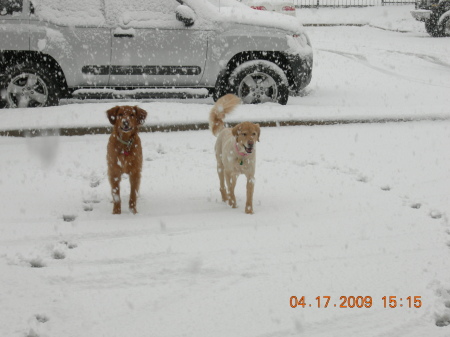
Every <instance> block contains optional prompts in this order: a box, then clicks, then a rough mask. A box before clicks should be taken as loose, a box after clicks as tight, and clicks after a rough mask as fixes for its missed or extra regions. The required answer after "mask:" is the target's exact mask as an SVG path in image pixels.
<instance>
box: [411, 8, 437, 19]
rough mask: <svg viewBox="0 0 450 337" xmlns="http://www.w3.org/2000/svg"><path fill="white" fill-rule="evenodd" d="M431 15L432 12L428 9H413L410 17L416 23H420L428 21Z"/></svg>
mask: <svg viewBox="0 0 450 337" xmlns="http://www.w3.org/2000/svg"><path fill="white" fill-rule="evenodd" d="M431 13H432V12H431V11H430V10H428V9H415V10H413V11H411V15H412V16H413V18H414V19H416V20H417V21H422V22H425V21H427V20H429V19H430V17H431Z"/></svg>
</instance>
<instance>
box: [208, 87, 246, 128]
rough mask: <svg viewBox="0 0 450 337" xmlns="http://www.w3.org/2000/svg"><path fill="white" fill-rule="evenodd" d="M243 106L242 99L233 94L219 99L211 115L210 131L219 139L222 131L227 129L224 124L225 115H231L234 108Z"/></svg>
mask: <svg viewBox="0 0 450 337" xmlns="http://www.w3.org/2000/svg"><path fill="white" fill-rule="evenodd" d="M239 104H241V99H240V98H239V97H237V96H236V95H233V94H227V95H225V96H222V97H221V98H219V99H218V100H217V102H216V104H214V106H213V108H212V109H211V112H210V113H209V129H210V130H211V132H212V133H213V135H214V136H216V137H217V135H218V134H219V132H220V131H222V130H223V129H224V128H225V123H224V122H223V120H224V118H225V115H227V114H229V113H230V112H232V111H233V110H234V108H235V107H236V106H237V105H239Z"/></svg>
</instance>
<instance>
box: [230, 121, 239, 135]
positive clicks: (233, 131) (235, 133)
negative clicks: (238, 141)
mask: <svg viewBox="0 0 450 337" xmlns="http://www.w3.org/2000/svg"><path fill="white" fill-rule="evenodd" d="M231 133H232V134H233V136H234V137H237V136H239V134H240V133H241V124H238V125H236V126H235V127H234V128H232V129H231Z"/></svg>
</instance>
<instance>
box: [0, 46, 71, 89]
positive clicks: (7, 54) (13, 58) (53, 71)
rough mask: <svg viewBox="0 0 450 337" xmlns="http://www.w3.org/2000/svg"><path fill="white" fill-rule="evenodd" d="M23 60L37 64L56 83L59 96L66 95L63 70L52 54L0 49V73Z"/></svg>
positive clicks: (66, 87)
mask: <svg viewBox="0 0 450 337" xmlns="http://www.w3.org/2000/svg"><path fill="white" fill-rule="evenodd" d="M24 62H30V63H35V64H38V65H39V66H40V67H41V68H42V69H44V70H45V71H46V73H47V75H48V76H50V77H51V78H52V79H53V80H55V81H56V82H57V83H58V85H59V90H60V94H61V97H67V96H68V94H69V90H68V85H67V81H66V77H65V74H64V71H63V70H62V68H61V66H60V65H59V64H58V62H57V61H56V60H55V59H54V58H53V57H52V56H50V55H48V54H43V53H39V52H34V51H10V50H6V51H5V50H4V51H0V73H5V72H6V71H7V70H8V68H10V67H14V66H16V65H18V64H21V63H24Z"/></svg>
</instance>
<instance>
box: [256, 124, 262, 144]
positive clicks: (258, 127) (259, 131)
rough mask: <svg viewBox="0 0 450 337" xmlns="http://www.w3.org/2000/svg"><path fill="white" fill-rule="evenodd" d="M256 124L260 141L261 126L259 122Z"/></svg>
mask: <svg viewBox="0 0 450 337" xmlns="http://www.w3.org/2000/svg"><path fill="white" fill-rule="evenodd" d="M255 126H256V133H257V134H258V139H257V140H258V142H259V137H260V136H261V127H260V126H259V124H255Z"/></svg>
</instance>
